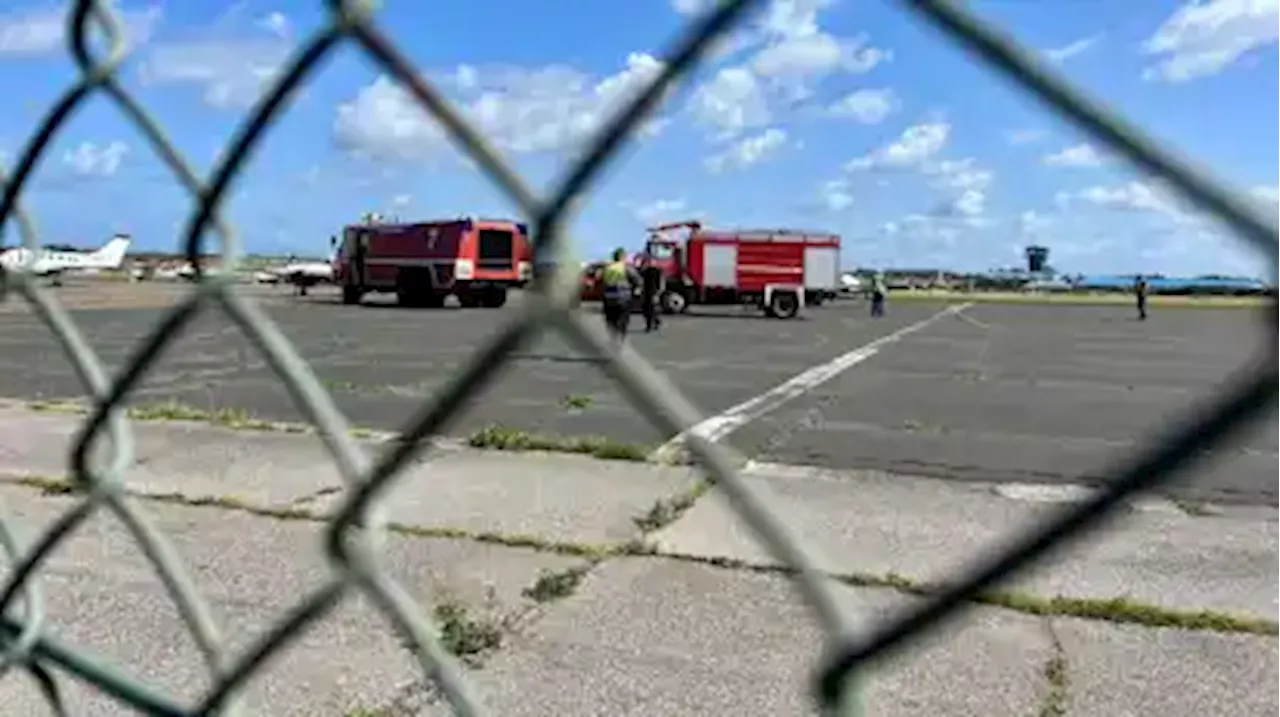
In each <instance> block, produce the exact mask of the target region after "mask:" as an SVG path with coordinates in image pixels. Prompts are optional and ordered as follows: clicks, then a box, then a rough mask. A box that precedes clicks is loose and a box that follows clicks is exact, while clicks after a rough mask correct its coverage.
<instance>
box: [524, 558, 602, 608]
mask: <svg viewBox="0 0 1280 717" xmlns="http://www.w3.org/2000/svg"><path fill="white" fill-rule="evenodd" d="M590 568H591V566H589V565H587V566H584V565H579V566H575V567H572V568H568V569H567V570H545V569H544V570H542V571H541V572H539V573H538V579H537V580H536V581H534V583H533V585H530V586H529V587H527V588H525V589H524V590H522V591H521V594H523V595H524V596H525V597H527V598H529V599H530V600H533V601H534V602H551V601H552V600H559V599H561V598H565V597H568V596H570V595H572V594H573V591H574V590H577V589H578V586H579V585H581V584H582V580H583V579H584V578H586V576H587V571H588V570H589V569H590Z"/></svg>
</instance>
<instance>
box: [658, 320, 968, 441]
mask: <svg viewBox="0 0 1280 717" xmlns="http://www.w3.org/2000/svg"><path fill="white" fill-rule="evenodd" d="M970 306H973V303H972V302H968V303H964V304H957V305H955V306H949V307H947V308H945V309H943V310H942V311H939V312H938V313H936V314H934V315H933V316H930V317H929V318H927V319H924V320H923V321H917V322H916V323H914V324H911V325H910V326H906V327H903V328H901V329H898V330H897V331H894V332H893V333H891V334H888V335H887V336H881V337H880V338H878V339H876V340H875V341H872V342H871V343H868V344H866V345H863V346H860V347H858V348H856V349H854V350H852V351H849V352H847V353H844V354H841V355H840V356H837V357H836V358H834V359H832V360H831V361H828V362H827V363H824V364H822V365H819V366H814V367H813V368H811V369H809V370H808V371H805V372H804V373H801V374H799V375H797V376H794V377H792V378H791V379H789V380H788V381H786V382H784V383H782V384H780V385H778V386H775V387H774V388H772V389H769V390H768V391H766V392H764V393H762V394H760V395H759V396H756V397H755V398H752V399H750V400H748V401H744V402H742V403H740V404H738V405H736V406H734V407H732V408H730V409H729V410H727V411H724V412H723V413H720V414H717V415H715V416H711V417H710V418H707V419H705V420H703V421H702V422H701V423H698V424H697V425H695V426H693V427H692V428H690V429H689V430H688V431H686V432H684V433H681V434H680V435H678V436H676V437H675V438H672V439H671V440H670V441H667V442H666V443H665V444H663V445H662V446H661V447H660V448H658V449H657V451H655V455H658V456H663V455H667V454H669V453H670V452H671V451H673V450H675V449H677V448H678V447H679V446H680V445H681V444H682V443H683V442H684V440H685V439H686V438H687V437H688V436H689V435H695V436H700V437H702V438H705V439H707V440H708V441H718V440H721V439H722V438H724V437H725V436H727V435H729V434H730V433H732V432H734V431H736V430H737V429H739V428H741V427H742V426H745V425H746V424H748V423H750V422H751V421H753V420H755V419H757V418H759V417H760V416H763V415H764V414H766V413H768V412H770V411H773V410H774V409H776V408H778V407H779V406H781V405H783V404H784V403H786V402H788V401H790V400H792V399H794V398H796V397H798V396H802V395H804V394H805V393H807V392H809V391H811V390H813V389H814V388H817V387H818V386H820V385H822V384H823V383H826V382H827V381H830V380H831V379H833V378H835V377H836V376H839V375H840V374H841V373H843V372H845V371H847V370H849V369H850V368H853V367H854V366H856V365H858V364H860V363H862V362H863V361H866V360H867V359H869V358H871V357H872V356H875V355H876V353H878V352H879V351H880V349H882V348H884V347H885V346H888V345H889V344H892V343H894V342H896V341H899V340H901V339H902V338H904V337H906V336H908V335H910V334H913V333H915V332H917V331H919V330H921V329H923V328H925V327H927V326H929V325H930V324H933V323H934V322H936V321H938V320H939V319H942V318H944V317H947V316H953V315H955V314H957V313H959V312H961V311H964V310H965V309H967V308H969V307H970Z"/></svg>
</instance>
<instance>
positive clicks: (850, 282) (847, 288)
mask: <svg viewBox="0 0 1280 717" xmlns="http://www.w3.org/2000/svg"><path fill="white" fill-rule="evenodd" d="M861 291H862V280H861V279H859V278H858V275H857V274H854V273H853V272H851V271H846V272H844V273H842V274H840V293H841V294H858V293H860V292H861Z"/></svg>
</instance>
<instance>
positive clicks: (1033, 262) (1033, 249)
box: [1026, 244, 1049, 274]
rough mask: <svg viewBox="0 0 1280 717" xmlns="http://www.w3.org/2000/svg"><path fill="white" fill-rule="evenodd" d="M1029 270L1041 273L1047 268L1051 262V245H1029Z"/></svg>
mask: <svg viewBox="0 0 1280 717" xmlns="http://www.w3.org/2000/svg"><path fill="white" fill-rule="evenodd" d="M1026 252H1027V271H1029V272H1031V273H1032V274H1039V273H1041V272H1043V271H1044V270H1045V268H1046V267H1047V266H1048V264H1049V247H1047V246H1038V245H1035V244H1033V245H1031V246H1029V247H1027V249H1026Z"/></svg>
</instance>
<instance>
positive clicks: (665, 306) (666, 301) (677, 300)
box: [662, 291, 689, 314]
mask: <svg viewBox="0 0 1280 717" xmlns="http://www.w3.org/2000/svg"><path fill="white" fill-rule="evenodd" d="M688 308H689V301H688V300H687V299H685V297H684V294H681V293H680V292H678V291H668V292H665V293H663V295H662V310H663V311H664V312H665V313H668V314H682V313H684V312H685V310H687V309H688Z"/></svg>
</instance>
